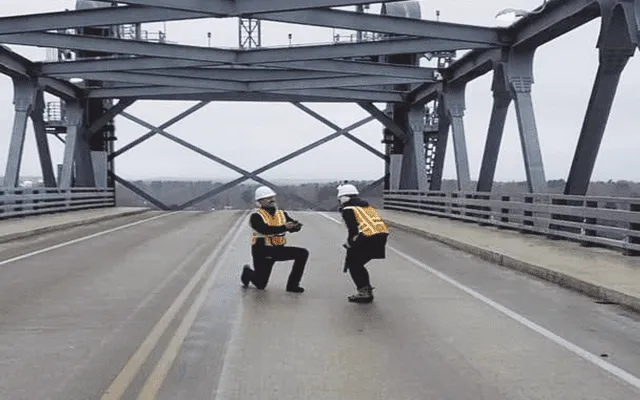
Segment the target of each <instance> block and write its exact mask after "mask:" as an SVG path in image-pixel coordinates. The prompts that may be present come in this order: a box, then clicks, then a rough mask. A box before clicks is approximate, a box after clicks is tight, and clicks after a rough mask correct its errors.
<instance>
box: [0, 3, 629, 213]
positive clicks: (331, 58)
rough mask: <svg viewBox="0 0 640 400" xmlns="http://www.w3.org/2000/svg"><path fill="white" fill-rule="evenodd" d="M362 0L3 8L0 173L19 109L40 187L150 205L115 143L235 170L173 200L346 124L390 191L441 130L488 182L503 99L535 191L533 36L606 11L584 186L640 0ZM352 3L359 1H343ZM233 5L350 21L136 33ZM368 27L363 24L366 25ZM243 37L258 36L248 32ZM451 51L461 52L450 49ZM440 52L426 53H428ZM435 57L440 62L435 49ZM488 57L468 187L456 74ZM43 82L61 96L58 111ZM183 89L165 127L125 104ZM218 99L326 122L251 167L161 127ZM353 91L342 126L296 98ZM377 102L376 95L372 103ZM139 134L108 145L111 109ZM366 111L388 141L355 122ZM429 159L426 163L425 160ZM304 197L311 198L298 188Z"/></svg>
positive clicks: (441, 147)
mask: <svg viewBox="0 0 640 400" xmlns="http://www.w3.org/2000/svg"><path fill="white" fill-rule="evenodd" d="M370 4H372V3H371V2H370V1H357V0H306V1H299V2H294V1H290V0H271V1H262V0H232V1H230V0H209V1H206V2H204V1H201V0H180V1H177V0H126V1H123V0H120V1H118V2H100V1H79V2H78V7H77V8H76V9H75V10H71V11H60V12H52V13H40V14H31V15H16V16H9V17H2V18H0V43H3V44H5V46H2V47H1V48H0V72H1V73H3V74H6V75H8V76H10V77H11V78H12V79H13V82H14V88H15V91H14V104H15V121H14V126H13V130H12V134H11V138H10V143H9V157H8V160H7V166H6V169H5V175H4V184H3V187H7V188H15V187H17V186H18V185H19V182H20V179H19V177H20V165H21V159H22V153H23V147H24V142H25V131H26V126H27V123H28V120H29V119H31V120H32V122H33V124H34V131H35V134H36V139H37V140H36V142H37V146H38V152H39V155H40V161H41V166H42V173H43V181H44V184H45V185H46V186H48V187H59V188H62V189H69V188H71V187H95V188H102V187H114V185H115V182H120V183H121V184H122V185H124V186H126V187H128V188H129V189H131V190H133V191H134V192H136V193H138V194H139V195H141V196H143V197H145V198H147V199H148V200H150V201H151V202H152V203H153V204H155V205H157V206H158V207H160V208H167V206H166V205H165V204H164V203H163V202H162V201H160V200H159V199H155V198H154V197H153V196H151V195H150V194H148V193H145V192H143V191H142V190H141V189H140V188H137V187H135V186H134V185H132V184H131V183H129V182H127V181H126V180H125V179H123V178H122V177H121V176H120V175H119V174H117V173H116V171H115V168H114V158H115V157H117V156H119V155H120V154H123V153H124V152H126V151H128V150H130V149H131V148H133V147H134V146H136V145H138V144H140V143H142V142H144V141H145V140H146V139H148V138H149V137H151V136H154V135H161V136H163V137H165V138H167V139H169V140H172V141H173V142H175V143H177V144H178V145H180V146H183V147H186V148H188V149H190V150H193V151H195V152H197V153H199V154H200V155H202V156H204V157H206V158H208V159H210V160H212V161H214V162H217V163H219V164H221V165H224V166H226V167H228V168H230V169H232V170H234V171H235V172H237V173H239V174H241V175H242V177H241V178H238V179H236V180H235V181H232V182H229V183H227V184H225V185H223V186H221V187H218V188H216V189H215V190H213V191H211V192H209V193H205V194H203V195H202V196H199V197H198V198H196V199H193V200H191V201H187V202H185V203H183V204H181V205H179V208H186V207H190V206H193V205H195V204H197V203H198V202H200V201H203V200H205V199H207V198H209V197H211V196H214V195H216V194H218V193H220V192H221V191H223V190H225V189H227V188H229V187H232V186H233V185H237V184H239V183H241V182H243V181H246V180H249V179H250V180H254V181H256V182H259V183H261V184H265V185H269V186H271V187H274V188H276V189H277V187H276V186H275V185H274V184H272V183H271V182H268V181H266V180H264V179H263V178H261V177H260V174H262V173H264V172H266V171H267V170H269V169H271V168H274V167H275V166H277V165H280V164H281V163H283V162H285V161H288V160H290V159H292V158H294V157H296V156H297V155H300V154H302V153H304V152H305V151H308V150H310V149H311V148H315V147H317V146H319V145H320V144H322V143H325V142H327V141H329V140H332V139H334V138H337V137H340V136H344V137H346V138H348V139H350V140H352V141H353V142H355V143H357V144H358V145H360V146H362V147H363V148H365V149H367V150H368V151H370V152H372V153H373V154H375V155H376V156H378V157H380V158H382V159H383V160H384V162H385V163H386V174H385V177H384V178H383V179H381V180H379V181H377V182H376V183H377V184H380V183H384V186H385V189H387V190H421V191H428V190H434V191H437V190H440V189H441V185H442V171H443V166H444V157H445V152H446V148H447V143H448V142H449V136H450V134H451V138H452V139H451V141H452V144H453V149H454V154H455V161H456V172H457V178H458V188H459V190H463V191H473V190H476V191H480V192H486V191H491V189H492V185H493V177H494V174H495V168H496V163H497V157H498V150H499V148H500V143H501V140H502V132H503V129H504V124H505V119H506V115H507V110H508V108H509V106H510V105H511V103H512V102H513V103H514V106H515V108H516V114H517V118H518V127H519V131H520V139H521V144H522V149H523V154H524V164H525V171H526V174H527V181H528V189H529V191H530V192H544V191H545V188H546V178H545V172H544V166H543V163H542V157H541V153H540V145H539V143H538V133H537V128H536V121H535V114H534V110H533V103H532V99H531V92H532V88H533V83H534V79H533V60H534V56H535V51H536V49H537V48H538V47H539V46H541V45H543V44H545V43H547V42H549V41H551V40H553V39H554V38H556V37H558V36H560V35H562V34H564V33H566V32H568V31H570V30H572V29H574V28H576V27H578V26H580V25H582V24H585V23H587V22H589V21H591V20H593V19H596V18H600V19H601V32H600V37H599V39H598V43H597V48H598V51H599V53H600V67H599V69H598V72H597V76H596V78H595V83H594V88H593V92H592V96H591V99H590V101H589V104H588V106H587V111H586V115H585V120H584V124H583V126H582V129H581V133H580V138H579V142H578V145H577V149H576V152H575V156H574V160H573V164H572V166H571V170H570V171H569V176H568V182H567V187H566V189H565V192H566V193H567V194H582V195H583V194H585V193H586V190H587V187H588V184H589V181H590V178H591V173H592V170H593V166H594V163H595V159H596V156H597V153H598V149H599V146H600V142H601V140H602V135H603V132H604V129H605V126H606V122H607V119H608V116H609V111H610V109H611V104H612V101H613V98H614V96H615V92H616V88H617V84H618V80H619V78H620V74H621V72H622V70H623V68H624V66H625V65H626V63H627V61H628V59H629V58H630V57H631V56H632V55H633V54H634V52H635V49H636V47H637V45H638V40H639V37H638V36H639V34H638V32H640V29H639V26H638V24H639V23H640V0H548V1H545V2H544V4H542V5H541V6H540V7H539V8H538V9H536V10H533V12H532V13H530V14H529V15H527V16H525V17H523V18H521V19H520V20H519V21H517V22H516V23H514V24H512V25H511V26H508V27H501V28H498V27H495V28H494V27H483V26H473V25H462V24H454V23H447V22H441V21H431V20H425V19H423V18H422V12H421V9H420V5H419V3H418V2H416V1H389V2H385V3H383V4H382V7H381V8H380V12H379V14H374V13H366V12H364V11H363V10H364V7H363V6H364V5H370ZM353 6H355V7H354V8H355V11H353V10H349V8H350V7H353ZM228 17H238V18H240V19H241V20H244V21H246V20H251V21H272V22H281V23H294V24H302V25H308V26H317V27H328V28H338V29H346V30H351V31H354V32H357V33H358V34H357V36H356V37H357V38H358V39H357V40H356V41H347V42H344V41H334V42H332V43H327V44H314V45H293V44H292V45H290V46H286V47H272V48H269V47H262V45H261V44H260V45H252V46H241V47H239V48H235V49H233V48H216V47H211V46H207V47H204V46H193V45H184V44H178V43H172V42H169V41H168V40H167V38H166V36H165V35H164V34H163V35H161V36H160V37H158V38H157V39H150V38H149V37H148V36H146V35H143V34H142V31H141V26H142V25H141V24H144V23H150V22H162V21H186V20H198V19H205V18H228ZM363 33H368V34H367V35H365V34H363ZM252 43H254V44H257V43H261V41H260V40H259V38H258V40H255V38H252ZM6 45H24V46H36V47H45V48H48V49H54V50H55V53H56V54H58V57H57V59H55V60H46V61H31V60H28V59H26V58H24V57H22V56H20V55H18V54H16V53H15V52H13V51H11V50H10V48H9V47H7V46H6ZM459 51H466V54H464V55H463V56H462V57H456V55H457V54H458V52H459ZM424 58H427V59H431V58H436V59H438V60H439V62H438V63H437V64H436V65H435V66H426V65H425V63H424V62H423V59H424ZM443 60H445V61H446V62H442V61H443ZM489 72H493V84H492V91H493V96H494V105H493V110H492V115H491V122H490V124H489V128H488V135H487V142H486V147H485V152H484V157H483V161H482V167H481V173H480V177H479V180H478V182H477V186H476V187H472V181H471V178H470V173H469V162H468V157H467V148H466V140H465V129H464V111H465V107H466V106H465V88H466V84H467V83H468V82H470V81H472V80H473V79H476V78H477V77H479V76H482V75H484V74H486V73H489ZM44 93H49V94H52V95H54V96H57V97H58V98H60V101H61V103H60V104H61V107H60V111H59V114H60V115H58V117H57V118H53V117H51V114H52V113H51V112H50V111H51V110H49V109H48V107H47V105H46V104H45V101H44ZM151 100H178V101H194V102H197V104H196V105H195V106H193V107H192V108H190V109H189V110H187V111H185V112H184V113H182V114H180V115H179V116H177V117H176V118H173V119H172V120H169V121H167V122H166V123H164V124H162V125H160V126H154V125H152V124H149V123H147V122H145V121H143V120H141V119H139V118H137V117H135V116H133V115H131V114H129V113H127V112H126V111H125V110H126V109H127V108H128V107H129V106H131V104H133V103H134V102H136V101H151ZM215 101H237V102H286V103H291V104H293V105H294V106H296V107H297V108H299V109H300V110H302V111H303V112H306V113H308V114H309V115H311V116H312V117H314V118H316V119H318V120H319V121H321V122H323V123H324V124H325V125H327V126H328V127H330V128H332V129H333V130H335V133H334V134H332V135H329V136H327V137H325V138H323V139H321V140H319V141H317V142H314V143H312V144H310V145H308V146H306V147H304V148H303V149H300V150H298V151H296V152H294V153H291V154H289V155H286V156H283V157H281V158H279V159H278V160H275V161H274V162H272V163H270V164H268V165H266V166H264V167H262V168H259V169H257V170H255V171H248V170H245V169H243V168H240V167H238V166H236V165H234V164H233V163H232V162H231V161H229V160H224V159H222V158H220V157H218V156H216V155H214V154H211V153H209V152H207V151H204V150H202V149H200V148H198V147H197V146H194V145H192V144H190V143H188V142H187V141H185V140H183V139H180V138H178V137H177V136H175V135H172V134H170V133H169V132H168V131H167V129H168V128H169V127H170V126H171V125H173V124H175V123H176V122H177V121H179V120H181V119H182V118H184V117H186V116H187V115H189V114H191V113H192V112H194V111H196V110H198V109H200V108H202V107H203V106H204V105H205V104H208V103H210V102H215ZM314 102H315V103H356V104H358V105H359V106H360V107H361V108H362V109H363V110H365V111H367V113H368V114H369V115H370V117H369V118H367V119H365V120H363V121H360V122H357V123H355V124H353V125H352V126H349V127H346V128H340V127H339V126H336V125H335V124H333V123H332V122H331V121H329V120H327V119H326V118H325V117H323V116H321V115H319V114H317V113H316V112H314V111H312V110H311V109H310V108H309V107H307V106H306V105H304V104H303V103H314ZM380 103H383V104H386V107H385V108H383V109H381V108H379V107H378V106H376V104H380ZM118 115H120V116H122V117H124V118H127V119H129V120H131V121H134V122H136V123H137V124H139V125H141V126H143V127H144V128H146V129H148V130H149V131H148V133H147V134H145V135H143V136H141V137H140V138H138V139H136V140H134V141H133V142H132V143H130V144H128V145H125V146H123V147H121V148H119V149H118V148H116V146H115V144H114V141H115V124H114V122H113V121H114V118H115V117H116V116H118ZM371 120H376V121H377V122H379V123H381V124H382V125H383V135H382V137H383V142H384V143H385V151H384V152H380V151H378V150H376V149H375V147H373V146H371V145H370V144H367V143H365V142H364V141H362V140H360V139H358V138H357V137H355V136H354V135H353V134H352V133H351V132H350V130H353V129H354V128H355V127H358V126H361V125H362V124H364V123H366V122H369V121H371ZM50 134H53V135H56V136H57V137H58V138H60V135H66V137H65V138H64V139H62V138H60V139H61V140H63V141H64V145H65V153H64V160H63V162H62V164H61V165H60V166H59V168H58V171H57V174H56V171H54V168H53V165H52V162H51V156H50V152H49V147H48V141H47V137H48V135H50ZM426 160H428V163H427V162H426ZM299 200H300V201H302V202H304V203H305V204H308V205H311V204H310V202H309V201H307V200H304V199H299Z"/></svg>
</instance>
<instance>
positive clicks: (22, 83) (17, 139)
mask: <svg viewBox="0 0 640 400" xmlns="http://www.w3.org/2000/svg"><path fill="white" fill-rule="evenodd" d="M13 88H14V93H13V104H14V107H15V116H14V119H13V131H12V132H11V141H10V143H9V154H8V156H7V167H6V169H5V174H4V183H3V186H5V187H14V188H15V187H18V186H19V184H20V166H21V164H22V153H23V151H24V141H25V138H26V133H27V122H28V120H29V117H30V116H31V113H32V111H33V108H34V104H35V101H36V96H37V94H38V91H39V88H38V85H37V84H36V82H35V81H33V80H28V79H14V80H13Z"/></svg>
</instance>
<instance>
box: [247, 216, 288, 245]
mask: <svg viewBox="0 0 640 400" xmlns="http://www.w3.org/2000/svg"><path fill="white" fill-rule="evenodd" d="M258 214H259V215H260V216H261V217H262V220H263V221H264V223H265V224H267V225H269V226H284V225H286V223H287V219H286V218H285V216H284V212H283V211H282V210H276V212H275V214H274V215H273V216H272V215H271V214H269V213H268V212H267V210H265V209H264V208H259V209H258ZM258 238H264V244H265V246H284V245H285V244H287V239H286V238H285V233H280V234H277V235H264V234H262V233H260V232H256V231H255V230H254V231H253V238H252V240H251V243H252V244H256V241H257V240H258Z"/></svg>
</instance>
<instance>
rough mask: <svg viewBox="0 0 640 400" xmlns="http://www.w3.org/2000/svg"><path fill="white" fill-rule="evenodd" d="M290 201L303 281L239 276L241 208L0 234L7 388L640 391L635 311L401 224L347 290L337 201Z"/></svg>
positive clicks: (154, 393)
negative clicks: (244, 280)
mask: <svg viewBox="0 0 640 400" xmlns="http://www.w3.org/2000/svg"><path fill="white" fill-rule="evenodd" d="M294 214H295V216H296V217H297V218H298V219H300V220H301V221H302V222H303V223H305V226H304V229H303V231H302V232H300V233H297V234H294V235H291V236H290V239H289V241H290V243H289V244H290V245H298V246H303V247H306V248H308V249H309V251H310V254H311V256H310V260H309V263H308V265H307V270H306V273H305V277H304V279H303V282H302V285H303V286H304V287H305V288H306V289H307V291H306V292H305V293H304V294H301V295H298V294H290V293H286V292H285V291H284V285H285V281H286V277H287V274H288V272H289V266H290V262H285V263H279V264H276V267H275V268H274V272H273V275H272V278H271V280H270V283H269V286H268V287H267V290H265V291H258V290H256V289H255V288H249V289H242V288H241V287H240V282H239V273H240V270H241V266H242V264H244V263H247V262H250V253H249V243H250V230H249V228H248V226H247V223H246V222H247V221H246V219H245V217H244V216H242V215H241V214H240V213H231V212H212V213H178V214H171V215H166V214H144V215H143V216H137V217H132V218H129V219H127V220H122V221H117V222H114V221H110V222H105V223H102V224H99V225H95V226H90V227H82V228H77V229H72V230H69V231H67V232H65V233H64V235H62V236H61V235H49V236H43V237H40V238H35V239H31V240H29V241H21V242H14V243H11V244H5V245H3V246H1V247H0V313H1V314H0V315H1V319H0V398H2V399H4V398H6V399H105V400H106V399H120V398H121V399H136V398H140V399H153V398H158V399H242V400H245V399H279V400H286V399H355V400H359V399H367V400H370V399H393V400H401V399H412V400H414V399H452V400H464V399H473V400H476V399H616V400H624V399H638V398H640V379H638V378H637V377H638V376H640V352H639V351H638V349H639V348H640V346H639V345H640V329H639V328H640V322H639V321H640V317H639V316H638V315H636V314H632V313H629V312H627V311H625V310H622V309H620V308H617V307H615V306H611V305H606V304H598V303H595V302H594V301H592V300H591V299H588V298H586V297H584V296H581V295H579V294H576V293H572V292H569V291H567V290H565V289H561V288H559V287H556V286H554V285H551V284H549V283H546V282H542V281H538V280H536V279H533V278H530V277H528V276H524V275H521V274H518V273H516V272H513V271H510V270H506V269H503V268H500V267H497V266H495V265H491V264H489V263H486V262H484V261H481V260H478V259H476V258H474V257H471V256H468V255H466V254H463V253H460V252H458V251H454V250H452V249H449V248H447V247H445V246H443V245H439V244H435V243H431V242H428V241H425V240H424V239H421V238H416V237H413V236H411V235H407V234H404V233H401V232H393V235H392V238H391V240H390V243H389V250H388V258H387V259H386V260H384V261H373V262H372V263H371V266H370V268H369V270H370V272H371V277H372V283H373V286H374V287H375V295H376V300H375V302H374V303H373V304H369V305H357V304H351V303H348V302H347V301H346V296H347V295H349V294H351V293H352V292H353V291H354V288H353V285H352V283H351V282H350V280H349V279H348V275H345V274H343V273H342V260H343V257H344V250H343V249H342V248H341V244H342V243H343V242H344V238H345V228H344V227H343V226H341V225H340V224H339V223H336V221H335V220H332V219H331V218H336V217H337V215H335V214H332V215H328V214H316V213H294ZM148 218H156V219H153V220H149V221H146V222H141V221H143V220H146V219H148ZM128 224H129V225H130V224H135V225H132V226H126V227H123V225H128ZM114 229H117V230H115V231H113V230H114ZM109 230H111V231H109ZM104 231H107V233H104V234H100V232H104ZM96 234H97V236H96ZM87 235H94V236H92V237H89V238H86V237H87ZM69 241H72V242H71V243H69ZM64 243H68V244H64ZM60 244H62V245H60ZM56 245H57V246H59V247H57V248H52V249H49V250H47V249H48V248H51V246H56ZM33 252H39V253H37V254H33V255H29V253H33ZM12 259H13V261H11V260H12ZM2 260H5V261H2ZM7 260H8V261H7Z"/></svg>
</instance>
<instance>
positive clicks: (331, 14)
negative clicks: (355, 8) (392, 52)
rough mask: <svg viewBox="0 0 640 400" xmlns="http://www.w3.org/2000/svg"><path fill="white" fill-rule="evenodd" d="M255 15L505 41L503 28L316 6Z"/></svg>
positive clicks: (496, 42)
mask: <svg viewBox="0 0 640 400" xmlns="http://www.w3.org/2000/svg"><path fill="white" fill-rule="evenodd" d="M255 17H256V18H260V19H261V20H269V21H277V22H285V23H293V24H301V25H311V26H323V27H332V28H342V29H352V30H356V31H365V32H380V33H387V34H391V35H399V36H416V37H422V38H431V39H443V40H453V41H459V42H469V43H483V44H489V45H494V46H499V45H505V44H507V43H506V42H505V39H506V36H504V35H503V34H502V32H503V31H504V29H503V28H488V27H484V26H473V25H464V24H453V23H447V22H436V21H426V20H421V19H415V18H403V17H393V16H388V15H387V16H382V15H375V14H365V13H358V12H352V11H342V10H331V9H318V10H308V11H292V12H281V13H268V14H260V15H256V16H255Z"/></svg>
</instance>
